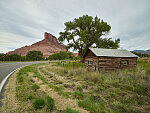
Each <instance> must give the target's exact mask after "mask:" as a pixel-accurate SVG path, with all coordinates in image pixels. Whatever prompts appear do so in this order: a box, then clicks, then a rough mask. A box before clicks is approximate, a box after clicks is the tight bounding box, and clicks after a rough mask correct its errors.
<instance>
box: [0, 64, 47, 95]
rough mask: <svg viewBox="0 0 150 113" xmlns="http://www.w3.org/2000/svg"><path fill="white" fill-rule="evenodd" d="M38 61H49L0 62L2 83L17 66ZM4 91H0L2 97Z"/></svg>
mask: <svg viewBox="0 0 150 113" xmlns="http://www.w3.org/2000/svg"><path fill="white" fill-rule="evenodd" d="M37 63H47V61H37V62H13V63H0V84H1V83H2V81H3V80H4V78H5V77H6V76H8V75H9V74H10V73H11V72H12V71H14V70H16V69H17V68H20V67H22V66H26V65H31V64H37ZM2 93H3V90H2V92H0V97H1V94H2Z"/></svg>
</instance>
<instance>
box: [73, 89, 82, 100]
mask: <svg viewBox="0 0 150 113" xmlns="http://www.w3.org/2000/svg"><path fill="white" fill-rule="evenodd" d="M73 96H74V97H75V98H77V99H82V98H83V97H84V94H83V93H81V92H78V91H75V92H73Z"/></svg>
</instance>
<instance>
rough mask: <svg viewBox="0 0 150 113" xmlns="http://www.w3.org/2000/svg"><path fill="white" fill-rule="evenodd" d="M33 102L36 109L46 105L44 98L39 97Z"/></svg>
mask: <svg viewBox="0 0 150 113" xmlns="http://www.w3.org/2000/svg"><path fill="white" fill-rule="evenodd" d="M32 104H33V107H34V108H35V109H41V108H43V107H44V106H45V100H44V99H42V98H37V99H35V100H34V101H33V103H32Z"/></svg>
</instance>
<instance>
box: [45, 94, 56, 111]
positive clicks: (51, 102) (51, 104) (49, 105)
mask: <svg viewBox="0 0 150 113" xmlns="http://www.w3.org/2000/svg"><path fill="white" fill-rule="evenodd" d="M46 105H47V109H49V110H53V109H54V107H55V102H54V99H53V98H51V97H50V96H47V98H46Z"/></svg>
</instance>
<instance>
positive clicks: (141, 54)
mask: <svg viewBox="0 0 150 113" xmlns="http://www.w3.org/2000/svg"><path fill="white" fill-rule="evenodd" d="M132 53H133V54H135V55H137V56H139V57H149V58H150V54H144V53H136V52H132Z"/></svg>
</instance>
